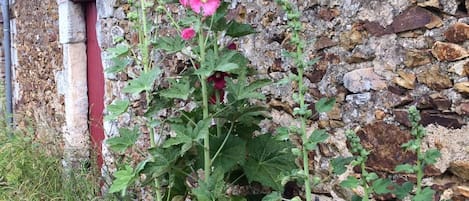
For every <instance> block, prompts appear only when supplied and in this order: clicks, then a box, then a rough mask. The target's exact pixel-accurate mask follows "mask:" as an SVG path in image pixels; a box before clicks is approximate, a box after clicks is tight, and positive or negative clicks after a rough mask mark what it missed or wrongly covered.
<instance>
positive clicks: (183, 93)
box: [160, 79, 194, 100]
mask: <svg viewBox="0 0 469 201" xmlns="http://www.w3.org/2000/svg"><path fill="white" fill-rule="evenodd" d="M169 83H170V87H169V88H168V89H164V90H161V91H160V96H163V97H166V98H178V99H182V100H187V98H188V97H189V95H190V94H191V93H192V91H193V90H194V89H193V88H192V87H191V86H190V83H189V80H186V79H181V80H175V79H173V80H169Z"/></svg>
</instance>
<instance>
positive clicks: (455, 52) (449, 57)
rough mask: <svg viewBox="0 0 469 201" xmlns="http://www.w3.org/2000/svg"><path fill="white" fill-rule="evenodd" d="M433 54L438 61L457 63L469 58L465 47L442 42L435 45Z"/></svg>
mask: <svg viewBox="0 0 469 201" xmlns="http://www.w3.org/2000/svg"><path fill="white" fill-rule="evenodd" d="M432 54H433V56H434V57H435V58H437V59H438V61H456V60H460V59H464V58H466V57H468V56H469V52H467V50H466V49H465V48H464V47H462V46H460V45H457V44H454V43H445V42H440V41H437V42H435V43H434V44H433V47H432Z"/></svg>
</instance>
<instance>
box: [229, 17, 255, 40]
mask: <svg viewBox="0 0 469 201" xmlns="http://www.w3.org/2000/svg"><path fill="white" fill-rule="evenodd" d="M253 33H257V32H256V30H255V29H254V28H252V26H251V25H249V24H241V23H239V22H236V21H231V22H230V23H229V24H228V29H227V30H226V35H228V36H231V37H234V38H236V37H241V36H246V35H249V34H253Z"/></svg>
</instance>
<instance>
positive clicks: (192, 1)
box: [180, 0, 221, 16]
mask: <svg viewBox="0 0 469 201" xmlns="http://www.w3.org/2000/svg"><path fill="white" fill-rule="evenodd" d="M180 2H181V4H183V3H182V2H184V0H180ZM186 2H187V1H185V2H184V3H186ZM220 3H221V2H220V0H189V5H190V7H191V9H192V10H193V11H194V12H196V13H200V12H201V11H202V12H203V16H211V15H213V14H214V13H215V12H216V11H217V9H218V7H219V6H220ZM183 5H184V4H183Z"/></svg>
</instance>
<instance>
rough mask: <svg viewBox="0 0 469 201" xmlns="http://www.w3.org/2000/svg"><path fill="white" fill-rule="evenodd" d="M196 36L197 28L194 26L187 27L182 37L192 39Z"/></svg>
mask: <svg viewBox="0 0 469 201" xmlns="http://www.w3.org/2000/svg"><path fill="white" fill-rule="evenodd" d="M194 36H195V30H194V29H193V28H185V29H183V30H182V32H181V37H182V39H184V40H190V39H192V38H194Z"/></svg>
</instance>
